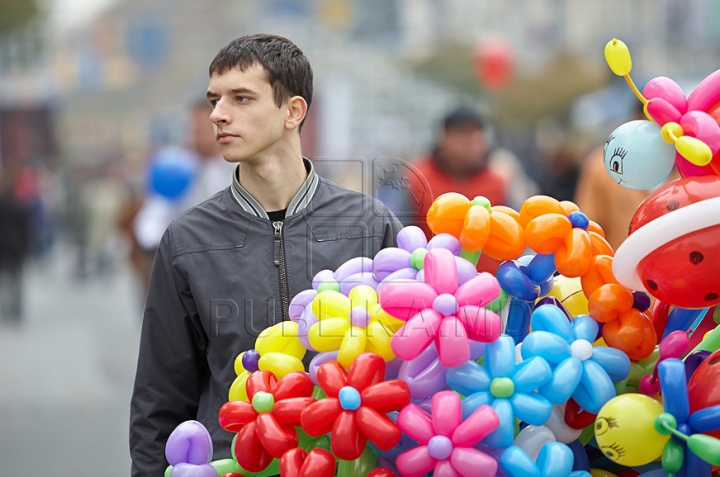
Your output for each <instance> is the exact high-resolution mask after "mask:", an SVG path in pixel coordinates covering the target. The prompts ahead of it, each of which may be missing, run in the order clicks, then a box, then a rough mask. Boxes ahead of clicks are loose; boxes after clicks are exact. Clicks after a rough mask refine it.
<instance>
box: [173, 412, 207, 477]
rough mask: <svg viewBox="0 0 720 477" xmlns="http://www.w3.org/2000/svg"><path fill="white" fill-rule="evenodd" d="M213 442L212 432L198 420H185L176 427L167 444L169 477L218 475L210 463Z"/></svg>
mask: <svg viewBox="0 0 720 477" xmlns="http://www.w3.org/2000/svg"><path fill="white" fill-rule="evenodd" d="M212 455H213V444H212V439H211V438H210V433H209V432H208V431H207V429H206V428H205V426H203V425H202V424H201V423H200V422H198V421H185V422H183V423H182V424H180V425H179V426H177V427H176V428H175V430H174V431H172V433H171V434H170V437H168V440H167V443H166V444H165V457H166V458H167V461H168V463H169V464H170V467H168V470H169V474H168V472H166V475H167V476H168V477H185V476H187V477H216V476H217V471H216V470H215V468H214V467H213V466H212V465H210V461H211V460H212Z"/></svg>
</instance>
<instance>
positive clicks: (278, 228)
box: [273, 220, 290, 320]
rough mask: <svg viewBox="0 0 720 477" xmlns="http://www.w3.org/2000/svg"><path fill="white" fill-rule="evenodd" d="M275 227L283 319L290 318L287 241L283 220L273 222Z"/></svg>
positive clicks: (276, 259) (276, 260)
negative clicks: (284, 238)
mask: <svg viewBox="0 0 720 477" xmlns="http://www.w3.org/2000/svg"><path fill="white" fill-rule="evenodd" d="M273 227H274V228H275V235H274V239H275V261H274V263H275V266H276V267H279V269H280V270H279V271H280V302H281V305H282V319H283V320H287V319H289V307H290V292H289V291H288V284H287V268H286V266H285V243H284V241H283V236H282V229H283V222H282V221H280V220H279V221H277V222H273Z"/></svg>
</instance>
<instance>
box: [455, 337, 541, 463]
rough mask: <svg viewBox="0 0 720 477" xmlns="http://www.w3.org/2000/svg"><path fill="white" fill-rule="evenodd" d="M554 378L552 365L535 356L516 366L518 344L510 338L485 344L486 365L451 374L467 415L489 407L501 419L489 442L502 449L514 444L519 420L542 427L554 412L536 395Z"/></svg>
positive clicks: (475, 364)
mask: <svg viewBox="0 0 720 477" xmlns="http://www.w3.org/2000/svg"><path fill="white" fill-rule="evenodd" d="M551 378H552V371H551V369H550V365H549V364H548V363H547V361H545V360H544V359H543V358H540V357H535V358H530V359H528V360H526V361H523V362H522V363H520V364H519V365H517V366H516V365H515V342H514V341H513V339H512V338H511V337H509V336H507V335H503V336H501V337H500V338H498V340H497V341H495V342H493V343H490V344H487V345H485V366H484V367H483V366H480V365H479V364H477V363H475V362H474V361H469V362H467V363H466V364H465V365H463V366H461V367H459V368H454V369H451V370H449V371H448V373H447V381H448V384H449V385H450V387H451V388H453V389H454V390H455V391H457V392H459V393H460V394H462V395H464V396H465V399H464V400H463V403H462V406H463V414H464V415H465V416H468V415H470V414H472V412H474V411H475V409H477V408H478V407H480V406H482V405H484V404H489V405H491V406H492V407H493V409H494V410H495V412H497V414H498V416H499V418H500V424H499V426H498V428H497V429H496V430H495V431H493V432H492V433H491V434H490V435H489V436H488V437H487V439H486V443H487V444H488V445H489V446H490V447H493V448H496V449H499V448H503V447H508V446H510V445H511V444H512V441H513V437H514V428H515V417H517V418H518V419H520V420H521V421H524V422H527V423H528V424H532V425H534V426H541V425H543V424H544V423H545V421H547V420H548V418H549V417H550V413H551V412H552V404H551V403H550V401H548V400H547V399H546V398H544V397H543V396H541V395H540V394H538V393H537V392H536V390H537V389H538V388H542V386H544V385H545V384H547V383H548V382H549V381H550V379H551Z"/></svg>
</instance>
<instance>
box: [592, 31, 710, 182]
mask: <svg viewBox="0 0 720 477" xmlns="http://www.w3.org/2000/svg"><path fill="white" fill-rule="evenodd" d="M605 59H606V60H607V62H608V65H609V66H610V69H612V71H613V73H615V74H616V75H618V76H623V77H624V78H625V80H626V81H627V82H628V85H629V86H630V88H631V89H632V90H633V92H634V93H635V95H636V96H637V97H638V99H640V101H642V103H643V106H644V111H645V115H646V116H647V118H648V119H649V121H644V120H638V121H630V122H628V123H625V124H623V125H622V126H620V127H619V128H617V129H616V130H615V131H613V133H612V134H611V135H610V137H609V138H608V140H607V142H606V143H605V152H604V158H605V168H606V169H607V171H608V173H609V174H610V176H611V177H612V178H613V180H615V182H617V183H618V184H620V185H622V186H623V187H627V188H629V189H635V190H645V189H651V188H653V187H655V186H657V185H659V184H662V183H663V182H664V181H665V179H666V178H667V176H668V175H669V174H670V172H671V171H672V168H673V166H677V169H678V172H679V173H680V175H681V176H682V177H692V176H706V175H719V174H720V124H718V120H720V70H718V71H716V72H714V73H712V74H711V75H710V76H708V77H707V78H705V79H704V80H703V81H701V82H700V84H698V85H697V87H696V88H695V89H694V90H693V91H692V92H691V93H690V94H689V95H688V96H687V97H685V93H683V91H682V89H681V88H680V86H679V85H678V84H677V83H676V82H674V81H673V80H671V79H670V78H666V77H663V76H659V77H657V78H653V79H652V80H650V81H649V82H648V83H647V84H646V85H645V88H643V91H642V93H640V91H638V89H637V88H636V86H635V84H634V83H633V81H632V79H631V78H630V70H631V69H632V60H631V58H630V52H629V50H628V48H627V46H626V45H625V44H624V43H623V42H622V41H620V40H617V39H613V40H611V41H610V42H608V44H607V45H606V46H605Z"/></svg>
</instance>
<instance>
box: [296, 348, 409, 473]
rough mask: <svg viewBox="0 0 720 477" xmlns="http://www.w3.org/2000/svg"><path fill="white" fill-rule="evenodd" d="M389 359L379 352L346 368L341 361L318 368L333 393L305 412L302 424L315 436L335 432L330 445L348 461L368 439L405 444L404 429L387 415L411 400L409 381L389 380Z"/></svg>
mask: <svg viewBox="0 0 720 477" xmlns="http://www.w3.org/2000/svg"><path fill="white" fill-rule="evenodd" d="M384 376H385V361H384V360H383V359H382V358H381V357H380V356H378V355H376V354H374V353H362V354H361V355H359V356H358V357H357V358H356V359H355V361H354V362H353V363H352V365H351V366H350V370H349V371H345V370H344V369H343V367H342V366H341V365H340V363H338V362H337V361H328V362H327V363H325V364H323V365H322V366H320V368H319V369H318V371H317V380H318V384H319V385H320V387H321V388H322V390H323V391H325V394H327V398H326V399H321V400H319V401H317V402H315V403H313V404H311V405H310V406H308V407H307V409H305V410H304V411H303V412H302V414H301V415H300V423H301V425H302V428H303V429H304V430H305V432H307V433H308V434H309V435H310V436H312V437H319V436H322V435H324V434H327V433H328V432H332V435H331V437H330V446H331V448H332V451H333V453H334V454H335V455H336V456H337V457H338V458H339V459H343V460H355V459H357V458H358V457H360V455H361V454H362V453H363V450H364V449H365V445H366V444H367V440H368V439H370V441H372V443H373V444H375V445H376V446H377V447H379V448H380V449H382V450H390V449H392V448H393V447H395V446H396V445H398V443H399V442H400V438H401V437H402V432H400V429H399V428H398V427H397V425H396V424H395V423H394V422H393V421H392V420H391V419H390V418H389V417H387V416H386V414H387V413H388V412H392V411H397V410H398V409H400V408H403V407H405V406H407V405H408V404H409V403H410V389H409V388H408V385H407V384H406V383H405V382H404V381H400V380H399V379H393V380H391V381H384V382H383V378H384Z"/></svg>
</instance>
